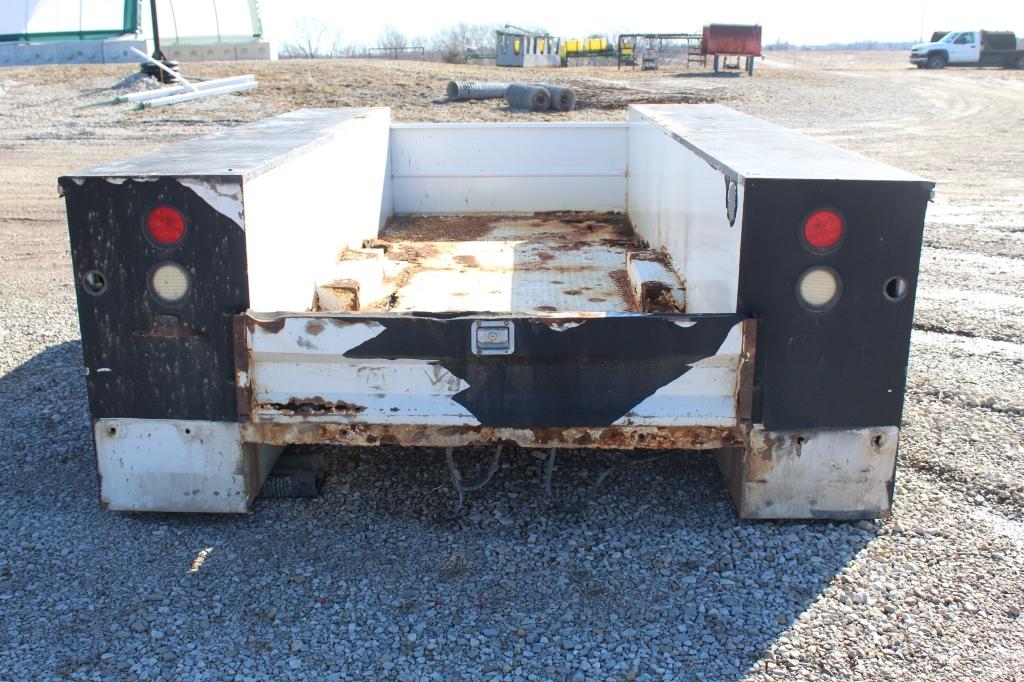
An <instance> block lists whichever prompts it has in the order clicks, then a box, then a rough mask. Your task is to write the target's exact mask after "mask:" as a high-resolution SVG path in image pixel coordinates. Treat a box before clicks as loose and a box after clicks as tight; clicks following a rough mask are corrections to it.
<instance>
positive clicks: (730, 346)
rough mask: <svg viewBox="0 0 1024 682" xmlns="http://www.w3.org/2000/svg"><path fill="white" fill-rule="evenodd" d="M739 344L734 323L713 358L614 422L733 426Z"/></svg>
mask: <svg viewBox="0 0 1024 682" xmlns="http://www.w3.org/2000/svg"><path fill="white" fill-rule="evenodd" d="M741 343H742V323H737V324H736V325H735V326H734V327H733V328H732V330H731V331H730V332H729V334H728V335H727V336H726V337H725V340H724V341H722V345H721V346H720V347H719V348H718V351H717V352H716V353H715V355H713V356H711V357H709V358H705V359H703V360H699V361H698V362H695V363H694V364H693V365H691V369H690V370H689V371H687V372H686V374H683V375H682V376H680V377H677V378H676V379H674V380H672V381H671V382H669V383H667V384H665V385H664V386H662V387H661V388H659V389H658V390H657V391H655V392H654V393H653V394H651V395H649V396H647V397H646V398H644V400H643V401H642V402H640V403H639V404H638V405H636V406H635V407H634V408H633V409H631V410H630V411H629V412H628V413H627V414H626V415H625V416H624V417H622V418H621V419H619V420H618V421H616V422H615V424H617V425H624V424H630V425H636V426H648V425H654V426H687V425H691V424H701V425H705V426H733V425H735V423H736V380H737V369H738V368H739V361H740V346H741Z"/></svg>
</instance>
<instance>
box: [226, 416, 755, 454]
mask: <svg viewBox="0 0 1024 682" xmlns="http://www.w3.org/2000/svg"><path fill="white" fill-rule="evenodd" d="M745 428H746V427H741V426H679V427H665V426H609V427H567V428H554V427H538V428H515V427H495V426H476V425H462V426H437V425H423V424H365V423H358V422H351V423H345V424H339V423H337V422H334V423H331V422H326V421H324V422H318V421H311V420H305V421H295V422H284V423H282V422H273V423H271V422H249V423H246V424H243V425H242V433H243V437H244V439H245V440H247V441H250V442H257V443H269V444H274V445H288V444H304V445H318V444H335V445H404V446H424V447H459V446H463V445H485V444H496V443H509V444H517V445H521V446H524V447H586V448H602V449H616V448H621V449H632V448H641V449H654V450H676V449H680V450H710V449H716V448H727V447H742V446H743V445H744V444H745Z"/></svg>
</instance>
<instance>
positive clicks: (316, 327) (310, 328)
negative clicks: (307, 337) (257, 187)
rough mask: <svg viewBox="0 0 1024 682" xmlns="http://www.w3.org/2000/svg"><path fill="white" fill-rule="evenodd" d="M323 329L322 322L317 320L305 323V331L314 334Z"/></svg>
mask: <svg viewBox="0 0 1024 682" xmlns="http://www.w3.org/2000/svg"><path fill="white" fill-rule="evenodd" d="M323 330H324V323H323V322H318V321H317V320H310V321H309V322H307V323H306V333H308V334H311V335H313V336H316V335H317V334H319V333H320V332H322V331H323Z"/></svg>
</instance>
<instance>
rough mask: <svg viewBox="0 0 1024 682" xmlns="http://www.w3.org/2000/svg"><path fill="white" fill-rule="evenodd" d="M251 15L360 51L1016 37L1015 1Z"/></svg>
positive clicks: (449, 7) (264, 9) (868, 0)
mask: <svg viewBox="0 0 1024 682" xmlns="http://www.w3.org/2000/svg"><path fill="white" fill-rule="evenodd" d="M260 8H261V13H262V16H263V27H264V31H265V33H266V34H267V35H268V36H270V37H272V38H274V39H278V40H288V39H289V38H292V37H293V36H294V26H295V22H296V20H298V19H300V18H302V17H314V18H317V19H319V20H321V21H323V22H324V23H325V24H326V25H327V26H328V28H329V30H330V31H331V32H332V33H333V32H335V31H337V32H338V33H339V34H340V38H341V42H342V43H360V44H364V45H372V44H373V43H375V42H376V39H377V36H378V35H379V34H380V32H381V30H382V29H383V28H384V27H385V26H387V25H392V26H394V27H396V28H398V29H399V30H400V31H401V32H402V33H404V34H405V35H406V36H409V37H413V36H430V35H432V34H434V33H435V32H437V31H438V30H439V29H441V28H444V27H445V26H449V25H452V24H456V23H458V22H460V21H462V22H465V23H467V24H492V23H496V24H506V23H508V24H517V25H524V24H525V25H526V26H543V27H544V28H546V29H547V30H548V31H550V32H551V33H552V34H553V35H556V36H560V37H564V38H571V37H584V36H586V35H587V34H590V33H600V34H607V33H618V32H625V31H634V32H651V33H655V32H657V33H691V32H699V31H700V28H701V26H703V25H704V24H706V23H737V24H761V26H762V27H763V40H764V42H765V43H773V42H775V41H776V40H784V41H788V42H791V43H796V44H805V45H821V44H826V43H833V42H837V43H849V42H855V41H860V40H877V41H916V40H918V38H919V37H921V36H922V35H923V36H925V37H927V36H930V35H931V33H932V31H936V30H953V31H956V30H968V29H979V28H984V29H989V30H1010V31H1016V32H1017V33H1018V34H1019V35H1020V34H1024V3H1022V2H1020V1H1019V0H974V1H973V2H964V1H963V0H854V1H852V2H851V1H850V0H845V1H843V0H838V1H836V0H833V1H832V2H829V0H824V1H822V0H816V1H815V0H811V1H808V0H757V1H755V0H729V1H728V2H723V3H714V2H703V3H683V2H672V3H662V2H658V1H657V0H654V1H652V0H646V1H645V0H632V1H631V0H626V1H625V2H623V1H622V0H619V1H618V2H603V1H601V0H594V1H593V2H590V3H586V4H584V3H574V2H561V3H558V2H552V1H551V0H546V1H540V0H516V1H515V2H489V1H488V0H455V1H453V2H437V1H435V2H427V1H425V0H383V1H378V2H365V0H363V1H360V2H346V1H345V0H260ZM356 8H357V9H356Z"/></svg>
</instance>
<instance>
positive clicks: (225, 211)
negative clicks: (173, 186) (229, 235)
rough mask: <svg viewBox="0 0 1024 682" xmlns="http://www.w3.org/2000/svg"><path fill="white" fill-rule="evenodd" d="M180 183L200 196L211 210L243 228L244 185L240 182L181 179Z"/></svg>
mask: <svg viewBox="0 0 1024 682" xmlns="http://www.w3.org/2000/svg"><path fill="white" fill-rule="evenodd" d="M178 182H180V183H181V184H182V185H183V186H185V187H188V188H189V189H191V190H192V191H193V192H195V193H196V194H198V195H199V196H200V198H202V199H203V201H205V202H206V203H207V204H209V206H210V208H212V209H213V210H215V211H217V212H218V213H220V214H221V215H223V216H224V217H226V218H228V219H230V220H231V221H232V222H233V223H235V224H236V225H238V226H239V227H243V224H244V218H243V214H242V210H243V209H242V185H241V184H240V183H239V182H237V181H229V182H217V181H216V180H214V179H200V178H180V179H179V180H178Z"/></svg>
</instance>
